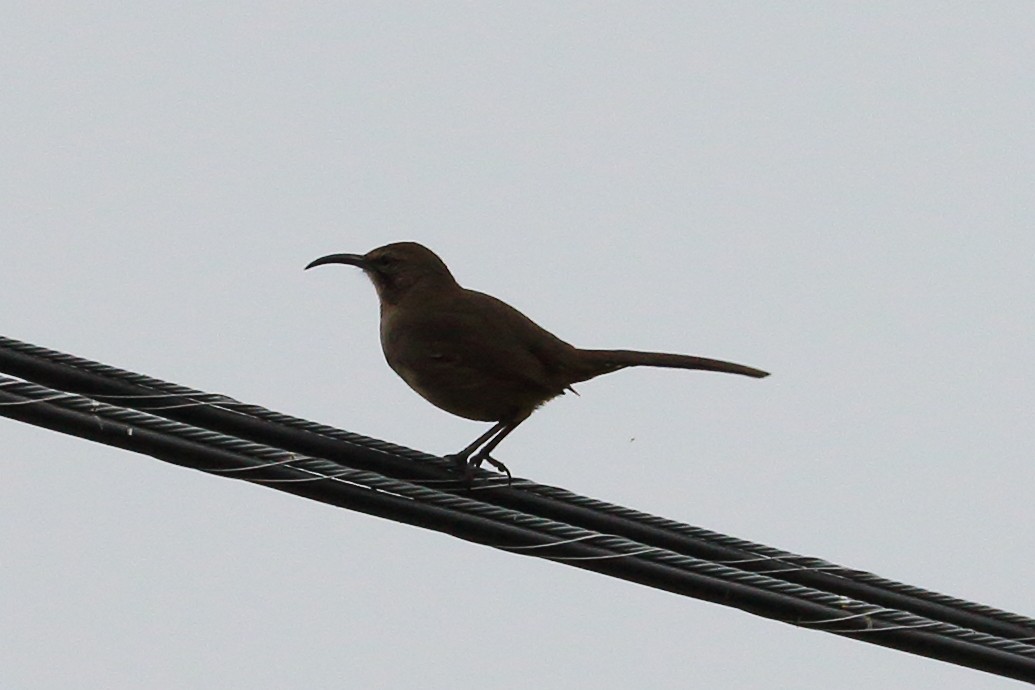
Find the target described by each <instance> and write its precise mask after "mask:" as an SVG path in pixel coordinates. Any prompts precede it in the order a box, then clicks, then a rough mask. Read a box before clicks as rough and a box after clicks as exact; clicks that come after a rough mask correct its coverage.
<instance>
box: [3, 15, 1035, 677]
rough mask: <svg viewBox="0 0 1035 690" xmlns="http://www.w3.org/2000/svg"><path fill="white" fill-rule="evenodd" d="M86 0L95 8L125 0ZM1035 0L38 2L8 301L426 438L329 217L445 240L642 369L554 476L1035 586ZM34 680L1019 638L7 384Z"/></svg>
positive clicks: (20, 112)
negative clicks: (272, 456) (732, 601)
mask: <svg viewBox="0 0 1035 690" xmlns="http://www.w3.org/2000/svg"><path fill="white" fill-rule="evenodd" d="M87 5H88V6H89V7H87ZM1033 35H1035V5H1032V4H1031V3H1030V2H997V3H953V4H951V5H950V4H946V3H935V2H918V3H911V4H909V5H908V6H904V5H903V4H902V3H855V4H850V3H827V4H816V3H775V2H773V3H739V4H730V3H724V4H719V3H703V2H698V3H692V4H688V5H687V6H686V7H682V8H679V9H676V8H672V7H664V6H662V5H661V4H659V3H654V4H644V3H639V4H634V3H623V4H618V3H612V4H605V3H566V4H561V5H558V4H556V3H506V4H502V3H492V4H490V3H481V4H473V3H455V2H450V3H435V4H428V3H394V4H389V3H364V4H357V3H337V2H312V3H286V2H282V3H222V4H220V5H218V6H210V5H203V4H196V3H194V4H190V5H189V6H188V5H184V4H182V3H172V4H170V3H112V2H101V3H87V4H84V3H79V4H58V3H47V2H43V3H19V4H18V5H17V6H13V7H8V8H7V9H6V10H5V12H4V20H3V23H2V26H0V56H2V64H3V68H2V71H0V79H2V90H3V93H4V97H3V99H2V102H3V105H2V107H0V160H3V165H2V167H0V228H2V230H0V232H2V239H3V242H2V245H0V246H2V251H3V256H4V272H3V285H4V299H3V300H2V303H0V332H2V333H3V334H4V335H8V336H11V337H15V338H19V339H23V340H28V341H31V342H36V343H38V344H41V345H44V346H47V347H51V348H55V349H59V350H64V351H68V352H72V353H75V354H78V355H81V356H85V357H90V358H93V359H98V360H101V361H104V362H107V363H110V364H113V365H116V366H120V367H124V368H128V369H132V370H137V371H143V372H146V373H148V374H151V375H154V376H158V377H162V378H166V379H169V380H173V381H176V382H180V383H183V384H186V385H190V386H194V387H199V388H204V389H208V390H215V391H219V392H224V393H227V394H230V395H233V396H235V397H237V398H239V399H242V400H246V401H250V402H256V403H260V404H264V405H267V406H269V407H272V408H274V409H279V410H283V411H287V412H291V413H293V414H297V415H300V416H304V417H309V418H313V419H316V420H318V421H322V422H326V423H330V424H334V425H336V426H341V427H343V428H346V429H349V430H352V431H357V432H361V433H365V434H368V435H372V436H376V437H380V438H386V439H390V440H392V441H395V442H398V443H402V444H405V445H408V446H412V447H415V448H420V449H422V450H427V451H430V452H437V453H446V452H451V451H455V450H457V449H458V448H460V447H461V446H463V445H466V443H467V442H468V441H470V440H471V439H472V438H473V437H474V436H476V435H477V434H478V433H480V431H481V430H482V429H484V425H480V424H476V423H473V422H469V421H465V420H461V419H458V418H453V417H450V416H449V415H447V414H446V413H444V412H441V411H439V410H437V409H435V408H433V407H432V406H430V405H428V404H427V403H425V402H424V401H423V400H421V399H420V398H418V397H417V396H416V395H414V394H413V393H412V392H411V391H410V390H409V389H408V388H407V387H406V386H405V384H403V383H402V382H401V381H400V380H398V379H397V378H395V376H394V374H392V372H391V371H390V370H389V369H388V367H387V366H386V365H385V364H384V362H383V360H382V357H381V353H380V349H379V346H378V343H377V324H376V320H377V314H376V300H375V297H374V293H373V290H372V289H371V287H370V286H369V285H368V284H367V282H366V281H365V280H364V279H363V278H362V277H361V276H360V275H359V274H358V272H356V271H351V270H348V269H346V268H345V267H342V268H340V269H338V270H335V269H332V268H327V269H322V270H320V271H314V272H310V273H303V271H302V267H303V266H305V264H306V263H307V262H308V261H310V260H311V259H313V258H316V257H317V256H321V255H323V254H327V253H330V252H336V251H366V250H368V249H370V248H372V247H374V246H377V245H380V244H384V243H386V242H389V241H395V240H403V239H412V240H418V241H421V242H423V243H425V244H427V245H428V246H430V247H432V248H433V249H435V250H436V251H437V252H438V253H439V254H440V255H441V256H442V257H443V258H444V259H445V260H446V262H447V263H448V264H449V265H450V266H451V268H452V269H453V271H454V273H455V274H456V275H457V277H458V279H459V280H460V281H461V283H463V284H465V285H467V286H470V287H475V288H477V289H481V290H484V291H487V292H490V293H492V294H495V295H497V296H499V297H501V298H503V299H505V300H507V301H509V302H511V303H512V304H514V305H515V306H517V307H518V308H519V309H521V310H523V311H525V312H526V313H527V314H529V315H530V316H532V317H533V318H535V319H536V320H537V321H539V323H541V324H542V325H543V326H545V327H547V328H550V329H552V330H555V331H556V332H557V333H558V334H559V335H561V336H562V337H564V338H565V339H567V340H569V341H571V342H573V343H575V344H578V345H583V346H593V347H625V348H639V349H657V350H669V351H678V352H686V353H692V354H700V355H706V356H713V357H720V358H725V359H732V360H735V361H739V362H743V363H746V364H750V365H755V366H758V367H761V368H764V369H768V370H769V371H772V372H773V376H772V377H770V378H769V379H766V380H764V381H755V380H750V379H745V378H740V377H731V376H720V375H712V374H703V373H686V372H671V371H660V370H647V369H640V370H631V371H625V372H620V373H618V374H614V375H612V376H608V377H604V378H602V379H598V380H596V381H592V382H588V383H586V384H583V385H581V386H580V387H579V390H580V392H581V394H582V397H580V398H575V397H574V396H565V398H563V399H560V400H558V401H555V402H553V403H551V404H550V405H548V406H547V407H546V408H544V409H543V410H541V411H540V412H538V413H536V414H535V415H534V416H533V417H532V418H531V419H530V420H529V421H528V422H527V423H526V424H525V425H524V426H523V427H522V428H521V429H520V430H519V431H517V432H516V433H515V434H514V435H513V436H511V437H510V438H508V439H507V441H506V442H505V443H504V444H503V445H502V446H501V447H500V449H499V452H498V453H497V457H499V458H501V459H503V460H504V461H506V462H507V463H508V464H509V465H510V467H511V468H512V469H513V470H514V471H515V473H516V474H517V475H520V476H527V477H531V478H534V479H536V480H538V481H541V482H544V483H549V484H557V485H561V486H565V487H567V488H570V489H572V490H575V491H578V492H580V493H585V494H588V495H591V496H596V497H599V498H603V499H606V500H609V501H613V502H617V503H623V504H626V505H630V506H633V507H636V508H639V509H641V510H646V511H649V512H652V513H657V514H661V515H664V516H667V517H671V518H675V519H679V520H682V521H686V522H689V523H692V524H696V525H700V526H703V527H707V528H710V529H714V530H718V531H722V532H726V533H729V534H733V535H736V536H739V537H742V538H746V539H752V540H755V541H761V542H765V543H769V544H771V545H774V546H778V547H781V548H786V549H791V550H795V551H798V552H799V553H805V554H810V555H816V556H820V557H824V558H827V559H830V560H833V561H836V562H840V563H843V564H845V565H849V566H853V567H858V568H863V569H867V570H872V571H874V572H877V573H879V574H881V575H884V576H886V577H891V578H894V579H898V580H902V581H905V582H909V583H912V584H916V585H919V586H923V587H927V588H930V589H934V590H938V591H943V592H946V593H948V594H952V595H955V596H960V597H964V598H968V599H973V600H977V601H980V602H983V603H987V604H990V605H994V606H998V607H1002V608H1005V609H1008V610H1014V611H1017V612H1019V613H1024V614H1028V615H1032V614H1035V590H1033V589H1032V587H1031V582H1032V566H1031V564H1032V562H1033V555H1035V530H1033V529H1032V521H1033V518H1035V501H1033V500H1032V490H1033V487H1035V458H1033V457H1032V450H1031V449H1032V447H1033V446H1035V430H1033V427H1032V423H1031V419H1032V410H1033V409H1035V375H1033V374H1032V373H1031V366H1030V359H1031V344H1032V342H1033V340H1035V319H1033V310H1032V295H1033V294H1035V278H1033V271H1032V257H1033V256H1035V233H1033V232H1032V220H1033V218H1035V209H1033V204H1032V180H1033V179H1035V146H1033V145H1035V130H1033V127H1032V113H1033V112H1035V86H1033V81H1032V73H1033V67H1035V42H1033V41H1032V40H1031V37H1032V36H1033ZM0 440H2V448H3V451H4V452H3V460H2V462H0V472H2V481H0V553H2V554H3V555H2V557H0V680H2V682H0V684H2V685H3V686H4V687H5V688H8V687H9V688H18V689H21V688H32V689H36V688H43V689H50V688H71V687H75V688H108V689H121V688H139V687H149V688H188V687H189V688H221V689H224V688H229V689H233V688H286V687H305V688H317V689H320V688H342V687H374V686H381V687H410V686H414V685H417V686H419V687H426V688H446V687H449V688H479V689H482V688H526V687H589V686H590V684H593V685H594V686H595V687H603V688H627V687H634V686H639V687H652V688H680V687H697V686H700V687H711V686H715V687H722V688H729V689H736V688H746V689H754V688H760V687H787V688H791V687H793V688H800V689H809V688H824V689H825V688H830V687H840V688H846V689H850V688H873V687H938V688H948V689H955V688H967V689H968V690H973V689H976V688H977V689H980V688H993V687H996V688H998V687H1003V686H1006V685H1009V683H1010V681H1006V680H1003V679H997V678H995V677H992V676H988V675H986V674H982V673H978V672H976V671H970V670H967V669H961V668H957V667H954V666H950V665H948V664H944V663H940V662H937V661H932V660H928V659H924V658H920V657H914V656H910V655H907V654H904V653H900V652H895V651H892V650H887V649H883V648H880V647H874V646H870V645H865V644H861V643H858V642H854V641H851V640H845V639H840V638H837V637H834V636H831V635H827V634H823V633H817V632H810V631H805V630H801V629H797V628H794V627H791V626H788V625H784V624H780V623H776V622H773V621H768V620H765V619H761V618H757V617H754V616H751V615H749V614H746V613H742V612H739V611H736V610H733V609H728V608H724V607H720V606H716V605H712V604H706V603H703V602H699V601H696V600H691V599H684V598H680V597H676V596H674V595H671V594H666V593H663V592H658V591H654V590H650V589H647V588H643V587H639V586H636V585H631V584H628V583H625V582H621V581H616V580H611V579H609V578H605V577H602V576H599V575H596V574H593V573H588V572H582V571H579V570H576V569H573V568H567V567H564V566H560V565H556V564H553V563H548V562H545V561H538V560H533V559H522V558H518V557H515V556H513V555H508V554H504V553H501V552H496V551H494V550H491V549H487V548H483V547H479V546H475V545H472V544H468V543H465V542H461V541H458V540H455V539H452V538H449V537H446V536H443V535H439V534H436V533H431V532H425V531H421V530H418V529H415V528H410V527H405V526H401V525H398V524H396V523H392V522H386V521H382V520H378V519H375V518H371V517H366V516H363V515H359V514H354V513H350V512H347V511H343V510H338V509H334V508H331V507H328V506H324V505H320V504H316V503H312V502H308V501H305V500H302V499H299V498H295V497H292V496H288V495H283V494H280V493H278V492H275V491H271V490H268V489H264V488H260V487H256V486H252V485H248V484H245V483H241V482H233V481H228V480H222V479H218V478H214V477H210V476H207V475H203V474H201V473H197V472H192V471H188V470H184V469H179V468H176V467H172V466H168V465H164V464H162V463H160V462H158V461H155V460H152V459H149V458H147V457H144V456H138V455H134V454H131V453H127V452H123V451H119V450H116V449H112V448H108V447H104V446H97V445H94V444H90V443H88V442H85V441H81V440H78V439H74V438H70V437H64V436H61V435H59V434H56V433H53V432H49V431H44V430H40V429H36V428H33V427H28V426H25V425H22V424H19V423H16V422H13V421H9V420H3V419H0Z"/></svg>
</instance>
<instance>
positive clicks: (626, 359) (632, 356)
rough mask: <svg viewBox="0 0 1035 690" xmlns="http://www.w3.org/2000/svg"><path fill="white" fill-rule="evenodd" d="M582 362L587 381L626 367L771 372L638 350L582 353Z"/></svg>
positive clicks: (754, 374) (762, 374) (745, 373)
mask: <svg viewBox="0 0 1035 690" xmlns="http://www.w3.org/2000/svg"><path fill="white" fill-rule="evenodd" d="M578 352H579V363H580V364H581V365H584V366H585V370H584V373H585V374H586V376H585V378H582V379H580V380H581V381H585V380H587V379H591V378H593V377H594V376H600V375H601V374H607V373H609V372H612V371H617V370H619V369H624V368H625V367H667V368H669V369H700V370H703V371H720V372H723V373H726V374H740V375H741V376H751V377H753V378H756V379H760V378H764V377H766V376H769V372H767V371H762V370H761V369H755V368H754V367H748V366H744V365H743V364H734V363H733V362H724V361H722V360H721V359H708V358H707V357H693V356H691V355H674V354H668V353H665V352H637V351H635V350H579V351H578Z"/></svg>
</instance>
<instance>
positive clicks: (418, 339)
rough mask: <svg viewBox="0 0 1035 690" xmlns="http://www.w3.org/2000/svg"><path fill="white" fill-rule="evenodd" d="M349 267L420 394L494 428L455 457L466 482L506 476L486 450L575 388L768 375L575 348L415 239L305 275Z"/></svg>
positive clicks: (739, 367)
mask: <svg viewBox="0 0 1035 690" xmlns="http://www.w3.org/2000/svg"><path fill="white" fill-rule="evenodd" d="M328 264H346V265H349V266H355V267H357V268H359V269H361V270H362V271H363V273H364V274H366V276H367V277H368V278H369V279H370V281H371V282H372V283H373V284H374V289H375V290H376V291H377V296H378V299H379V301H380V312H381V326H380V335H381V349H382V351H383V353H384V356H385V360H386V361H387V362H388V366H390V367H391V368H392V369H393V370H394V371H395V373H396V374H398V375H399V377H400V378H402V380H403V381H405V382H406V383H407V384H408V385H409V386H410V388H412V389H413V390H414V391H416V392H417V393H418V394H419V395H420V396H421V397H423V398H424V399H425V400H427V401H428V402H430V403H431V404H432V405H435V406H436V407H438V408H441V409H443V410H445V411H446V412H450V413H452V414H454V415H457V416H459V417H464V418H466V419H472V420H475V421H480V422H493V423H494V424H493V426H492V427H491V428H490V429H488V430H487V431H486V432H485V433H483V434H481V435H480V436H478V438H476V439H475V440H474V441H473V442H471V443H470V444H468V445H467V446H466V447H464V448H463V449H462V450H460V451H459V452H457V453H454V454H451V455H447V456H445V457H446V458H447V459H450V460H452V461H453V462H454V463H455V464H456V467H457V468H458V469H459V471H461V472H462V473H463V474H464V476H465V478H466V480H467V482H468V483H470V482H471V481H472V479H473V477H474V471H475V468H478V467H481V465H482V463H483V462H487V463H488V464H489V465H491V466H492V467H494V468H496V469H497V470H499V471H500V472H502V473H505V474H506V476H507V481H508V484H509V482H510V481H511V479H512V475H511V473H510V470H509V469H508V468H507V466H506V465H505V464H503V463H502V462H500V461H498V460H496V459H495V458H493V457H492V456H491V453H492V452H493V451H494V450H495V449H496V447H497V446H498V445H499V443H500V442H501V441H502V440H503V439H504V438H505V437H506V436H507V435H509V434H510V433H511V432H512V431H514V429H516V428H517V427H518V425H520V424H521V423H522V422H523V421H525V420H526V419H527V418H528V416H529V415H531V414H532V412H534V411H535V410H536V409H537V408H539V407H540V406H541V405H543V404H544V403H546V402H548V401H549V400H552V399H553V398H555V397H557V396H559V395H562V394H564V393H565V392H569V391H570V392H573V393H574V392H575V389H574V388H573V387H572V386H573V385H574V384H576V383H580V382H582V381H587V380H589V379H592V378H594V377H596V376H600V375H602V374H608V373H611V372H613V371H618V370H619V369H624V368H626V367H635V366H650V367H666V368H674V369H698V370H705V371H716V372H724V373H729V374H739V375H742V376H750V377H753V378H764V377H766V376H768V375H769V374H768V372H765V371H762V370H761V369H755V368H754V367H749V366H745V365H743V364H734V363H733V362H726V361H722V360H718V359H709V358H707V357H694V356H691V355H680V354H669V353H660V352H639V351H635V350H588V349H582V348H578V347H575V346H574V345H571V344H569V343H567V342H565V341H564V340H561V339H560V338H558V337H557V336H555V335H554V334H552V333H550V332H549V331H547V330H546V329H545V328H542V327H541V326H539V325H538V324H536V323H535V322H534V321H532V320H531V319H530V318H528V317H527V316H525V315H524V314H522V313H521V312H520V311H518V310H517V309H515V308H514V307H512V306H510V305H509V304H507V303H506V302H503V301H501V300H499V299H497V298H495V297H492V296H490V295H487V294H484V293H481V292H477V291H475V290H470V289H467V288H464V287H461V286H460V284H459V283H458V282H457V281H456V279H455V278H454V277H453V274H452V273H451V272H450V271H449V269H448V268H447V267H446V264H445V263H444V262H443V261H442V259H440V258H439V257H438V255H437V254H435V253H434V252H433V251H431V250H430V249H428V248H427V247H425V246H423V245H421V244H418V243H417V242H394V243H391V244H386V245H384V246H382V247H378V248H376V249H372V250H371V251H369V252H367V253H366V254H328V255H327V256H322V257H320V258H319V259H316V260H314V261H312V262H310V263H309V265H307V266H306V270H308V269H310V268H315V267H317V266H324V265H328Z"/></svg>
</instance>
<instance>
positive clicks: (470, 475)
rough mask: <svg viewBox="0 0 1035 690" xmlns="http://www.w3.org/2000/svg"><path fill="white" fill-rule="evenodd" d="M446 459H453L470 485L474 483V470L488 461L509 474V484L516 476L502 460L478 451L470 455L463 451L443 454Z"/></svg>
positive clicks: (508, 484)
mask: <svg viewBox="0 0 1035 690" xmlns="http://www.w3.org/2000/svg"><path fill="white" fill-rule="evenodd" d="M443 457H444V458H445V459H446V460H451V461H452V462H453V463H454V464H455V465H456V469H457V471H458V472H459V473H460V474H462V475H463V476H464V481H465V482H466V483H467V485H468V486H470V485H471V484H472V483H474V470H475V469H476V468H479V467H481V466H482V463H483V462H487V463H489V464H490V465H492V466H493V467H494V468H496V469H497V470H498V471H500V472H502V473H504V474H506V475H507V486H510V483H511V482H512V481H513V480H514V477H513V476H512V475H511V474H510V470H509V469H507V466H506V465H504V464H503V463H502V462H500V461H499V460H497V459H496V458H493V457H491V456H489V455H488V454H484V455H483V454H481V453H476V454H475V455H472V456H470V457H468V456H466V455H463V454H461V453H456V454H453V455H445V456H443Z"/></svg>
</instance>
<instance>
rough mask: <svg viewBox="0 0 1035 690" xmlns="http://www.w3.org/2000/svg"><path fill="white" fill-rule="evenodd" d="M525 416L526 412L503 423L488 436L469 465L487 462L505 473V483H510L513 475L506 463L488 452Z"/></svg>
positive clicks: (474, 465)
mask: <svg viewBox="0 0 1035 690" xmlns="http://www.w3.org/2000/svg"><path fill="white" fill-rule="evenodd" d="M527 418H528V415H527V414H526V415H525V416H524V417H519V418H518V419H516V420H512V421H511V422H509V423H508V424H505V425H504V426H503V427H502V428H501V429H500V430H499V433H497V434H496V435H495V436H492V437H491V438H489V440H488V441H487V442H486V443H485V445H484V446H482V448H481V450H479V451H478V452H477V453H475V454H474V455H472V456H471V460H470V466H471V467H481V464H482V462H487V463H489V464H490V465H492V466H493V467H495V468H496V469H497V470H499V471H500V472H503V473H504V474H506V475H507V484H508V485H510V482H511V481H512V480H513V476H511V474H510V470H509V469H507V466H506V465H504V464H503V463H502V462H500V461H499V460H496V459H495V458H493V457H492V456H491V455H489V454H490V453H491V452H492V451H493V450H494V449H495V448H496V446H498V445H499V444H500V441H502V440H503V439H504V438H506V437H507V434H509V433H510V432H512V431H513V430H514V429H516V428H517V427H518V424H520V423H521V422H523V421H525V420H526V419H527ZM501 423H502V422H501Z"/></svg>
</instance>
